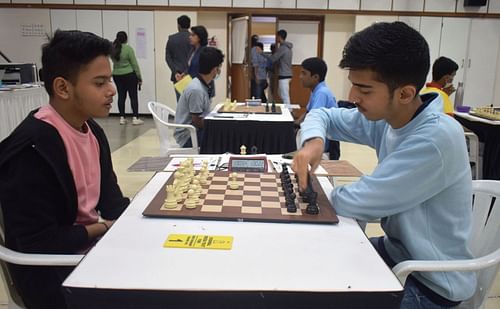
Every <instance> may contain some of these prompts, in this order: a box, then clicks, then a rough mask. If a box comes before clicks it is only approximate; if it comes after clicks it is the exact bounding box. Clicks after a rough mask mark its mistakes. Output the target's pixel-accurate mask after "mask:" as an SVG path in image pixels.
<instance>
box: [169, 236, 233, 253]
mask: <svg viewBox="0 0 500 309" xmlns="http://www.w3.org/2000/svg"><path fill="white" fill-rule="evenodd" d="M163 247H165V248H192V249H217V250H231V248H232V247H233V236H211V235H195V234H170V235H168V237H167V240H165V242H164V243H163Z"/></svg>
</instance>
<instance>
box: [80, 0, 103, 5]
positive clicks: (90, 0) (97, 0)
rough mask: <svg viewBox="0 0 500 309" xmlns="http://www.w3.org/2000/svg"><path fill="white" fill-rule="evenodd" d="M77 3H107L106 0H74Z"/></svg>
mask: <svg viewBox="0 0 500 309" xmlns="http://www.w3.org/2000/svg"><path fill="white" fill-rule="evenodd" d="M74 1H75V4H105V3H106V1H105V0H74Z"/></svg>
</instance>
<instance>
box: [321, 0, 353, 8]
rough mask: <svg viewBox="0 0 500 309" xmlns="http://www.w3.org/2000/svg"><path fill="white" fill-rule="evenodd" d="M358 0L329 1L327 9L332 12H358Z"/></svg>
mask: <svg viewBox="0 0 500 309" xmlns="http://www.w3.org/2000/svg"><path fill="white" fill-rule="evenodd" d="M359 1H360V0H329V1H328V8H329V9H332V10H359Z"/></svg>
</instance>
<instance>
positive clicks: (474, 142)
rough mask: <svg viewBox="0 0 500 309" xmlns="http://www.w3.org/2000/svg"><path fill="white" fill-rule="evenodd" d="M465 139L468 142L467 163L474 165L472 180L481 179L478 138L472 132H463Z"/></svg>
mask: <svg viewBox="0 0 500 309" xmlns="http://www.w3.org/2000/svg"><path fill="white" fill-rule="evenodd" d="M464 134H465V139H466V140H468V141H469V161H470V162H471V163H474V177H475V178H474V179H481V178H482V177H481V175H482V173H481V172H482V171H481V168H482V165H481V164H480V162H479V138H478V137H477V135H476V134H474V132H470V131H465V132H464Z"/></svg>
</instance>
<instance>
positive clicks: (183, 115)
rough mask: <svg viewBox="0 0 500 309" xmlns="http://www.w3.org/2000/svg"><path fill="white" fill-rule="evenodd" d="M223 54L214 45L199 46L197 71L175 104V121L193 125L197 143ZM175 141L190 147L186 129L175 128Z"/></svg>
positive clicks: (199, 140) (200, 137)
mask: <svg viewBox="0 0 500 309" xmlns="http://www.w3.org/2000/svg"><path fill="white" fill-rule="evenodd" d="M223 61H224V54H222V52H221V51H220V50H219V49H217V48H214V47H201V48H200V51H199V72H198V74H197V76H196V77H194V79H193V81H192V82H191V83H189V85H188V86H187V87H186V89H185V90H184V92H183V93H182V95H181V97H180V98H179V103H178V104H177V109H176V111H175V123H177V124H189V125H193V126H195V127H196V129H197V137H198V143H201V139H202V136H203V134H202V132H203V131H202V130H203V118H204V117H205V116H206V115H207V114H208V113H209V112H210V105H211V96H210V93H212V90H211V88H212V87H213V86H214V83H213V81H214V80H215V79H217V77H218V76H219V75H220V69H221V65H222V62H223ZM174 137H175V140H176V142H177V143H178V144H179V145H181V146H182V147H184V148H189V147H192V141H191V137H190V134H189V131H188V129H179V128H178V129H176V130H175V132H174Z"/></svg>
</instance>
